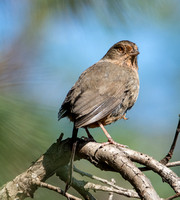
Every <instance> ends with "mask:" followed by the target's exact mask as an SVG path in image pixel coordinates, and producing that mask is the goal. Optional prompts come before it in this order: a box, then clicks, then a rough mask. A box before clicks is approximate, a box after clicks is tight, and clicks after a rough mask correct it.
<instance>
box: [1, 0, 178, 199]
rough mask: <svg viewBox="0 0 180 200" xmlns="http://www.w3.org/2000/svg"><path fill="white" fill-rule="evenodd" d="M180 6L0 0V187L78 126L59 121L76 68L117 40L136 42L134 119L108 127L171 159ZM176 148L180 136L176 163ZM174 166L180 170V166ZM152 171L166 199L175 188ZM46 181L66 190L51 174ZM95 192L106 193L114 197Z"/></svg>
mask: <svg viewBox="0 0 180 200" xmlns="http://www.w3.org/2000/svg"><path fill="white" fill-rule="evenodd" d="M179 10H180V2H179V1H178V0H172V1H166V0H156V1H155V0H151V1H141V0H134V1H130V0H111V1H110V0H109V1H108V0H99V1H96V0H91V1H90V0H84V1H83V0H78V1H74V0H53V1H52V0H24V1H21V0H16V1H14V0H1V1H0V186H1V185H3V184H5V183H6V182H8V181H10V180H12V179H13V178H14V177H15V176H17V175H18V174H20V173H22V172H23V171H24V170H26V169H27V168H28V167H29V166H30V164H31V162H33V161H34V160H36V159H37V158H38V157H39V156H40V155H41V154H43V153H44V152H45V151H46V150H47V148H48V147H49V146H50V145H51V144H52V143H53V142H55V141H56V139H57V138H58V137H59V135H60V133H61V132H63V133H64V134H65V136H64V139H65V138H67V137H70V136H71V133H72V123H70V122H69V120H68V119H62V120H61V121H60V122H58V121H57V113H58V109H59V107H60V106H61V104H62V102H63V100H64V98H65V96H66V94H67V92H68V90H69V89H70V88H71V87H72V85H73V84H74V83H75V81H76V80H77V79H78V77H79V75H80V74H81V73H82V72H83V71H84V70H85V69H86V68H88V67H89V66H91V65H92V64H94V63H95V62H97V61H98V60H99V59H101V58H102V57H103V56H104V54H105V53H106V52H107V50H108V49H109V48H110V47H111V46H112V45H113V44H114V43H116V42H118V41H120V40H130V41H133V42H135V43H136V44H137V46H138V47H139V51H140V55H139V57H138V64H139V76H140V94H139V98H138V100H137V102H136V104H135V106H134V107H133V108H132V109H131V111H129V112H128V113H127V117H128V118H129V120H127V121H123V120H120V121H118V122H116V123H114V124H112V125H110V126H107V130H108V131H109V133H110V134H111V136H112V137H113V138H114V140H115V141H117V142H120V143H121V144H126V145H128V146H129V147H130V148H132V149H135V150H137V151H141V152H143V153H146V154H149V155H150V156H153V157H154V158H156V159H157V160H160V159H161V158H162V157H163V156H165V154H166V153H167V152H168V150H169V147H170V145H171V142H172V139H173V136H174V133H175V130H176V126H177V123H178V114H179V113H180V67H179V63H180V50H179V49H180V23H179V20H180V12H179ZM91 132H92V134H93V136H94V138H95V139H96V140H97V141H98V142H104V141H106V138H105V136H104V134H103V133H102V131H101V130H100V129H93V130H92V131H91ZM82 135H85V132H84V130H81V131H80V133H79V136H82ZM179 147H180V142H178V143H177V147H176V149H175V153H174V157H173V160H180V156H179V155H180V148H179ZM75 165H76V167H78V168H80V169H81V170H85V169H86V172H89V173H92V174H95V175H98V176H100V177H104V178H107V179H108V180H110V179H111V178H115V180H116V183H117V184H119V185H120V186H121V187H128V188H130V187H131V186H130V185H129V184H128V183H127V182H125V181H124V180H123V179H122V178H121V176H120V175H119V174H117V173H116V174H114V173H107V172H103V171H100V170H98V169H96V168H95V167H93V166H92V165H91V164H90V163H88V162H87V161H78V162H75ZM174 170H175V172H176V173H178V174H179V175H180V170H179V169H178V167H177V168H176V169H174ZM146 175H147V176H148V177H149V178H150V179H151V181H152V184H153V186H154V187H155V188H156V190H157V192H158V193H159V195H160V196H161V197H168V196H170V195H172V194H173V191H172V190H171V189H170V188H169V186H168V185H167V184H166V183H163V182H162V180H161V178H159V177H158V176H157V175H155V174H154V173H152V172H146ZM75 176H76V178H78V179H82V178H81V177H80V176H79V175H77V174H75ZM87 180H88V179H87ZM47 182H48V183H51V184H54V185H57V186H60V187H62V188H64V183H62V182H61V181H59V180H58V179H57V178H56V177H55V176H54V177H52V178H50V179H49V180H48V181H47ZM70 192H72V193H73V194H75V195H77V196H78V194H77V193H76V192H75V191H74V190H73V189H72V190H71V191H70ZM94 196H95V197H96V198H97V199H107V197H108V194H107V193H102V192H96V193H94ZM50 198H51V199H54V200H56V199H59V198H61V199H63V197H59V195H57V194H56V193H54V192H52V191H47V190H46V189H41V188H40V189H38V191H37V192H36V193H35V197H34V199H37V200H42V199H45V200H46V199H50ZM114 199H119V197H118V196H117V195H115V196H114ZM121 199H127V198H123V197H122V198H121Z"/></svg>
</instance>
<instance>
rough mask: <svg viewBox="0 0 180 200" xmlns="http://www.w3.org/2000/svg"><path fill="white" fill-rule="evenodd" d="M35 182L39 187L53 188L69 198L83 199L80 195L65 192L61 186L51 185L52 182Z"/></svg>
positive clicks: (72, 199)
mask: <svg viewBox="0 0 180 200" xmlns="http://www.w3.org/2000/svg"><path fill="white" fill-rule="evenodd" d="M34 184H35V185H37V186H39V187H43V188H47V189H49V190H53V191H55V192H57V193H59V194H61V195H63V196H65V197H66V198H68V199H69V200H82V199H80V198H78V197H75V196H74V195H71V194H69V193H67V192H66V193H65V192H64V191H63V190H62V189H61V188H60V187H56V186H54V185H51V184H48V183H44V182H41V181H39V180H35V181H34Z"/></svg>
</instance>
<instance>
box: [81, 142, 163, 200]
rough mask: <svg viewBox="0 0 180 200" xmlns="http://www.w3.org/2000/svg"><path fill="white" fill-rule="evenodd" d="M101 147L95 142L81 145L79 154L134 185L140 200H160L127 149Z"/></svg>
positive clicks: (111, 146) (108, 146)
mask: <svg viewBox="0 0 180 200" xmlns="http://www.w3.org/2000/svg"><path fill="white" fill-rule="evenodd" d="M101 147H102V145H101V144H98V143H95V142H89V143H87V144H86V145H85V144H82V143H80V145H79V147H78V148H77V149H78V151H77V153H78V155H79V157H83V158H85V159H88V160H89V161H90V162H91V163H93V164H95V165H96V166H97V167H99V168H100V169H107V166H109V169H110V168H111V169H112V170H114V171H116V172H119V173H120V174H121V176H122V177H123V178H124V179H125V180H128V181H129V182H130V183H131V184H132V185H133V187H134V188H135V190H136V192H137V193H138V194H139V196H140V198H142V199H143V198H144V199H147V200H148V199H151V200H152V199H156V200H158V199H160V197H159V196H158V195H157V193H156V191H155V190H154V188H153V187H152V185H151V183H150V181H149V179H147V177H146V176H145V175H144V174H143V173H142V172H141V171H140V170H139V169H138V168H137V167H136V166H135V165H134V163H133V162H132V161H131V160H130V159H129V158H128V154H127V153H126V151H125V149H126V148H117V147H115V146H114V145H106V146H104V147H102V148H101ZM104 167H105V168H104Z"/></svg>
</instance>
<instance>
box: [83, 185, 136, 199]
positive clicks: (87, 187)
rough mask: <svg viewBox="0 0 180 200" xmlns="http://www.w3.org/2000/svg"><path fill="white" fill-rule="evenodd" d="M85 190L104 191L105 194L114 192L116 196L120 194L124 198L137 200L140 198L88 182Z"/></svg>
mask: <svg viewBox="0 0 180 200" xmlns="http://www.w3.org/2000/svg"><path fill="white" fill-rule="evenodd" d="M84 188H85V189H88V190H89V189H91V190H96V191H103V192H113V193H116V194H119V195H123V196H126V197H131V198H137V199H139V198H140V197H139V196H138V195H132V194H129V193H125V192H124V191H121V190H117V189H114V188H112V187H107V186H103V185H98V184H95V183H91V182H88V183H87V184H86V185H85V186H84Z"/></svg>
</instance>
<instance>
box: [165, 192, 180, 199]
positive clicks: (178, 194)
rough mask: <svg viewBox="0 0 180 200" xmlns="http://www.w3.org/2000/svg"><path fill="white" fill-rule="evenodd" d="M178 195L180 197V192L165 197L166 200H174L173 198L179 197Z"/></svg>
mask: <svg viewBox="0 0 180 200" xmlns="http://www.w3.org/2000/svg"><path fill="white" fill-rule="evenodd" d="M178 197H180V193H177V194H175V195H173V196H171V197H168V198H167V199H165V200H172V199H175V198H178Z"/></svg>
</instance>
